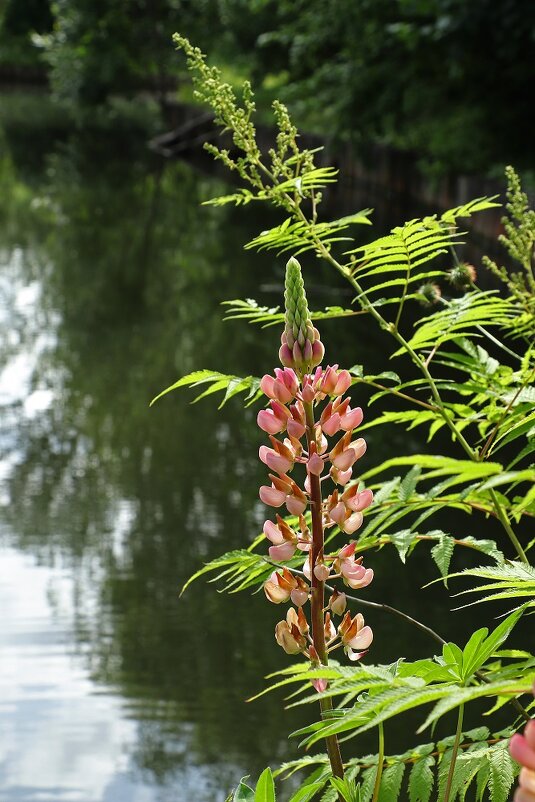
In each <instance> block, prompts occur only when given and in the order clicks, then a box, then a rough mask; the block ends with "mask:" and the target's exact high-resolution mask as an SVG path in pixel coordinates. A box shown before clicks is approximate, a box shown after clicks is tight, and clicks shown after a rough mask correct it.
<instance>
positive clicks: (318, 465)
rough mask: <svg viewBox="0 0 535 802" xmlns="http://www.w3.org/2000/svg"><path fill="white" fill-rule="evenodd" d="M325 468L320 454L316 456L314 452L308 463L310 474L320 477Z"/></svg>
mask: <svg viewBox="0 0 535 802" xmlns="http://www.w3.org/2000/svg"><path fill="white" fill-rule="evenodd" d="M324 467H325V463H324V462H323V460H322V458H321V457H320V456H319V454H316V452H314V453H313V454H311V455H310V457H309V458H308V462H307V469H308V471H309V473H313V474H314V475H315V476H320V475H321V472H322V471H323V469H324Z"/></svg>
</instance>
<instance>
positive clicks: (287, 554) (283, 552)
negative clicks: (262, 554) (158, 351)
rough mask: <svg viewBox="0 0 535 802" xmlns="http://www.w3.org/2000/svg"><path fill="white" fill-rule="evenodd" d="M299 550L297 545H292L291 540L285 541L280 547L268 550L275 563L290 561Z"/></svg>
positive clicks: (272, 547)
mask: <svg viewBox="0 0 535 802" xmlns="http://www.w3.org/2000/svg"><path fill="white" fill-rule="evenodd" d="M296 548H297V543H292V542H291V541H289V540H285V541H284V543H280V544H279V545H278V546H270V547H269V549H268V552H269V556H270V557H271V559H272V560H275V562H284V561H285V560H290V559H291V558H292V557H293V556H294V554H295V550H296Z"/></svg>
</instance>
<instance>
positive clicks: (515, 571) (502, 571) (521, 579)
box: [451, 561, 535, 607]
mask: <svg viewBox="0 0 535 802" xmlns="http://www.w3.org/2000/svg"><path fill="white" fill-rule="evenodd" d="M451 576H466V577H468V576H473V577H476V578H478V579H486V580H491V581H490V582H487V583H485V584H483V585H476V586H475V587H470V588H468V589H467V590H463V591H461V592H460V593H458V594H457V595H458V596H462V595H464V594H466V593H477V594H481V593H485V592H486V591H489V590H490V591H492V593H490V594H488V595H485V596H483V597H482V598H480V599H477V600H476V601H473V602H471V604H480V603H481V602H485V601H496V600H502V599H521V601H522V604H525V605H526V606H528V607H535V568H533V566H531V565H525V564H524V563H521V562H514V561H510V562H508V563H502V564H500V565H497V566H484V567H482V568H465V570H464V571H461V572H459V573H456V574H452V575H451ZM463 606H467V605H463Z"/></svg>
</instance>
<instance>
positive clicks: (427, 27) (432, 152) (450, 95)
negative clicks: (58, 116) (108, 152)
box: [0, 0, 535, 175]
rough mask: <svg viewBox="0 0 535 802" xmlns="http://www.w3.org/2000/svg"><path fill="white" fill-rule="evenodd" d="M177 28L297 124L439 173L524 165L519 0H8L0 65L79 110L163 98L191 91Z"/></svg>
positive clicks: (529, 150) (529, 63) (534, 61)
mask: <svg viewBox="0 0 535 802" xmlns="http://www.w3.org/2000/svg"><path fill="white" fill-rule="evenodd" d="M175 30H178V31H180V32H181V33H182V34H184V35H186V36H189V37H190V38H191V39H192V41H194V42H195V43H196V44H198V45H199V46H200V47H201V48H202V49H203V50H205V51H207V52H209V54H210V58H211V60H212V61H214V62H217V63H219V64H220V65H223V66H224V67H225V70H226V73H227V77H228V78H230V79H234V80H235V81H239V80H240V79H241V78H243V77H249V78H251V79H252V80H253V84H254V86H255V88H256V90H257V92H258V95H259V100H260V106H261V109H263V110H265V109H266V108H267V106H268V104H269V101H270V100H271V99H272V98H273V97H274V96H277V97H280V98H281V99H282V100H284V101H286V102H288V104H289V105H290V108H291V110H292V112H293V113H294V116H295V118H296V120H297V123H298V125H299V126H300V127H301V128H303V129H305V130H313V131H316V132H318V133H321V134H323V135H325V136H326V137H327V138H329V139H332V138H336V139H339V140H341V141H349V142H351V143H352V144H353V145H355V146H358V147H360V148H363V147H364V146H365V145H366V144H370V143H376V142H381V143H383V144H386V145H390V146H393V147H395V148H400V149H402V150H409V151H411V152H413V151H414V152H416V153H417V156H418V159H419V161H420V163H421V164H423V165H425V166H426V167H427V169H428V170H433V171H434V172H438V173H441V172H444V171H447V170H454V171H457V172H459V171H460V172H463V173H472V172H479V173H483V174H489V173H490V174H494V175H498V174H499V175H501V174H502V170H503V165H504V164H505V163H507V162H511V163H513V164H515V165H516V167H517V168H518V169H520V170H532V169H533V167H534V164H533V158H534V156H533V147H532V133H531V129H530V125H529V123H528V121H529V119H530V99H529V98H530V91H529V86H530V82H531V81H532V80H533V76H534V73H535V70H534V67H535V46H534V36H535V6H534V4H533V3H532V2H530V0H501V2H499V3H496V2H494V0H477V2H472V3H466V2H465V0H357V1H356V0H328V2H325V0H306V1H305V0H196V1H195V2H192V1H191V0H113V2H108V0H7V2H5V4H4V9H3V12H2V11H0V76H2V75H3V76H5V77H8V76H17V77H18V78H19V79H24V78H26V79H27V80H36V79H37V78H39V77H41V78H42V79H43V80H45V79H46V80H48V81H49V82H50V86H51V89H52V91H53V93H54V95H55V97H57V98H58V99H61V100H62V101H64V102H66V103H67V104H68V105H69V106H70V108H71V111H72V110H74V109H75V110H76V111H77V112H78V113H80V112H81V110H82V109H83V108H85V109H86V110H87V109H93V111H94V109H95V107H102V106H103V104H106V103H108V104H109V103H110V102H112V103H113V99H114V98H115V99H116V98H117V96H121V97H125V96H126V97H132V96H134V95H138V94H139V91H140V90H143V89H145V90H146V91H150V92H151V93H152V95H153V96H154V97H157V98H158V99H159V101H160V103H161V106H162V108H165V105H166V99H167V100H169V99H170V98H175V99H176V98H180V97H182V99H185V98H187V97H188V93H189V89H188V82H187V80H186V81H185V80H184V65H183V62H182V60H181V59H178V58H177V57H176V56H175V54H174V52H173V49H172V47H171V46H170V35H171V33H172V32H173V31H175Z"/></svg>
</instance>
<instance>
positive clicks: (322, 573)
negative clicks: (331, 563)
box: [314, 563, 331, 582]
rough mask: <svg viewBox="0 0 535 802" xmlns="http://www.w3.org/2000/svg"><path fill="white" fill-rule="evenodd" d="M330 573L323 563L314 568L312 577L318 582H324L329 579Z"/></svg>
mask: <svg viewBox="0 0 535 802" xmlns="http://www.w3.org/2000/svg"><path fill="white" fill-rule="evenodd" d="M330 573H331V570H330V568H329V567H328V566H327V565H325V563H318V564H317V565H315V566H314V576H315V577H316V579H317V580H319V581H320V582H325V580H326V579H328V578H329V574H330Z"/></svg>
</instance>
